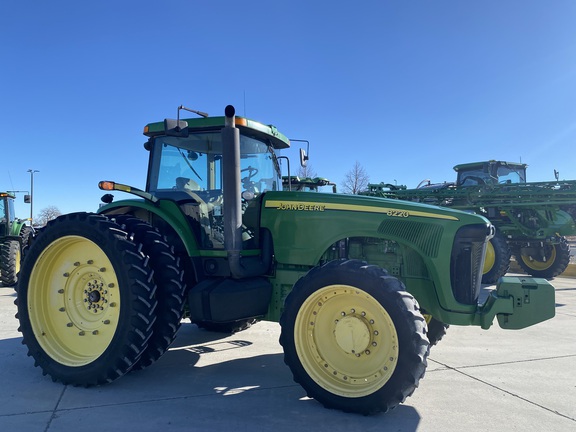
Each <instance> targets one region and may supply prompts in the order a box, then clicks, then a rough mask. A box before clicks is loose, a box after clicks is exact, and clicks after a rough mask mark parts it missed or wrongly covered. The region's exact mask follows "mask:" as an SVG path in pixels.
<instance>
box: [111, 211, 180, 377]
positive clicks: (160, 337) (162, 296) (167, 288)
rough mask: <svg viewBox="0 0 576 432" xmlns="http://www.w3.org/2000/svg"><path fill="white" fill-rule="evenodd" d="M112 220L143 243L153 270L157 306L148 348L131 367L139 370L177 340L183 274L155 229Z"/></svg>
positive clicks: (138, 222) (122, 218) (128, 219)
mask: <svg viewBox="0 0 576 432" xmlns="http://www.w3.org/2000/svg"><path fill="white" fill-rule="evenodd" d="M113 220H115V221H116V223H118V224H119V225H120V226H122V228H123V229H124V230H125V231H126V232H128V233H129V238H130V239H131V240H132V241H133V242H134V243H136V244H142V252H144V253H145V254H146V255H148V257H149V258H150V259H149V261H148V264H149V266H150V268H151V269H152V270H153V271H154V282H155V283H156V301H157V302H158V306H157V307H156V321H155V322H154V326H153V327H152V330H153V332H152V336H151V337H150V339H149V340H148V347H147V348H146V349H145V350H144V352H143V353H142V356H141V357H140V359H139V360H138V362H137V363H136V364H135V365H134V367H133V370H141V369H144V368H146V367H148V366H150V365H152V364H153V363H155V362H156V360H158V359H159V358H160V357H162V355H163V354H164V353H165V352H166V351H167V350H168V347H169V346H170V345H171V344H172V342H173V341H174V339H175V338H176V333H177V332H178V329H179V328H180V322H181V320H182V315H183V314H184V292H185V289H186V285H185V284H184V280H183V278H184V271H183V270H182V268H181V266H180V260H179V259H178V258H176V257H175V255H174V248H173V247H172V246H170V245H168V243H167V240H166V238H165V237H164V236H163V235H162V234H161V233H160V232H159V231H158V230H157V229H156V228H154V227H153V226H151V225H150V224H148V223H146V222H144V221H142V220H141V219H137V218H135V217H131V216H114V217H113Z"/></svg>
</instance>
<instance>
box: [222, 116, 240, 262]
mask: <svg viewBox="0 0 576 432" xmlns="http://www.w3.org/2000/svg"><path fill="white" fill-rule="evenodd" d="M224 114H225V116H226V117H225V122H224V128H223V129H222V132H221V133H222V172H223V179H222V188H223V189H224V247H225V248H226V250H227V251H228V252H229V254H230V253H233V254H234V255H236V254H238V256H239V255H240V251H241V250H242V200H241V196H240V131H239V130H238V128H237V127H236V125H235V120H234V119H235V117H234V116H235V114H236V110H235V109H234V107H233V106H232V105H228V106H227V107H226V108H225V110H224Z"/></svg>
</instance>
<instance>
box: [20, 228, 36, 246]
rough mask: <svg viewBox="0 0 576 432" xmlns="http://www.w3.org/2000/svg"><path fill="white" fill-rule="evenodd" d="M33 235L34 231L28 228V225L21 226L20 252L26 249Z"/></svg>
mask: <svg viewBox="0 0 576 432" xmlns="http://www.w3.org/2000/svg"><path fill="white" fill-rule="evenodd" d="M33 233H34V231H33V230H32V227H29V226H28V225H23V226H22V229H21V230H20V239H21V243H22V250H24V249H26V247H28V244H29V243H30V241H31V238H32V234H33Z"/></svg>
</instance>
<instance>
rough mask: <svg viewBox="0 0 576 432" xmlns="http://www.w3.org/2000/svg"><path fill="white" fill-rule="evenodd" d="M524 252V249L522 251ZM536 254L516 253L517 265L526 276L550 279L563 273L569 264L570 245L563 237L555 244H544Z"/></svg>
mask: <svg viewBox="0 0 576 432" xmlns="http://www.w3.org/2000/svg"><path fill="white" fill-rule="evenodd" d="M524 250H526V249H524ZM536 252H537V253H529V252H526V253H524V252H523V251H522V249H520V251H519V252H518V253H516V260H517V261H518V265H519V266H520V267H522V270H524V271H525V272H526V273H527V274H529V275H531V276H534V277H538V278H545V279H552V278H554V277H556V276H558V275H560V274H562V273H563V272H564V270H566V268H567V267H568V264H569V263H570V245H568V242H567V241H566V239H565V238H564V237H562V239H561V240H560V242H559V243H556V244H544V245H543V246H542V247H541V248H539V249H538V250H537V251H536Z"/></svg>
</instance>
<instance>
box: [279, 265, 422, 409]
mask: <svg viewBox="0 0 576 432" xmlns="http://www.w3.org/2000/svg"><path fill="white" fill-rule="evenodd" d="M280 324H281V327H282V331H281V335H280V343H281V344H282V346H283V347H284V362H285V363H286V364H287V365H288V366H289V367H290V369H291V370H292V373H293V375H294V380H295V381H296V382H298V383H299V384H300V385H302V387H304V389H305V390H306V392H307V393H308V396H310V397H313V398H314V399H316V400H317V401H319V402H320V403H322V404H323V405H324V406H325V407H326V408H336V409H340V410H343V411H346V412H357V413H362V414H373V413H376V412H380V411H382V412H385V411H388V410H389V409H392V408H394V407H396V406H397V405H398V404H400V403H402V402H403V401H404V400H405V399H406V397H408V396H410V395H411V394H412V393H413V392H414V390H415V389H416V387H417V386H418V383H419V381H420V379H421V378H422V377H423V376H424V372H425V370H426V366H427V362H426V359H427V356H428V352H429V343H428V339H427V338H426V324H425V321H424V318H423V317H422V315H421V313H420V310H419V306H418V303H417V302H416V300H415V299H414V297H412V295H410V294H409V293H408V292H406V291H405V288H404V285H403V284H402V283H401V282H400V281H399V280H398V279H396V278H394V277H392V276H389V275H388V273H387V272H386V271H384V270H382V269H380V268H379V267H376V266H371V265H366V263H364V262H362V261H358V260H338V261H332V262H329V263H327V264H325V265H323V266H321V267H315V268H314V269H312V270H310V272H308V274H307V275H306V276H304V277H303V278H301V279H300V280H299V281H298V282H297V283H296V284H295V285H294V289H293V290H292V292H291V293H290V294H289V295H288V297H287V298H286V303H285V310H284V313H283V315H282V317H281V319H280Z"/></svg>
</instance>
